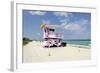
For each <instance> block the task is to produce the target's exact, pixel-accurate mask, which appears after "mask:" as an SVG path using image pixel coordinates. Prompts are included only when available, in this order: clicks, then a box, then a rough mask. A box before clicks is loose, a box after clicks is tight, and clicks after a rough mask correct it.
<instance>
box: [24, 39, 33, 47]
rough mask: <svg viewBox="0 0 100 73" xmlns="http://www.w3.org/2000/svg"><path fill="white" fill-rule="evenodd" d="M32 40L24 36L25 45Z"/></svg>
mask: <svg viewBox="0 0 100 73" xmlns="http://www.w3.org/2000/svg"><path fill="white" fill-rule="evenodd" d="M31 41H32V40H30V39H29V38H23V46H25V45H26V44H28V43H29V42H31Z"/></svg>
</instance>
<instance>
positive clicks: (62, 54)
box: [23, 41, 91, 63]
mask: <svg viewBox="0 0 100 73" xmlns="http://www.w3.org/2000/svg"><path fill="white" fill-rule="evenodd" d="M88 59H91V49H90V48H82V47H74V46H72V45H71V44H67V46H66V47H54V48H43V42H40V41H32V42H30V43H28V44H27V45H25V46H23V62H24V63H31V62H47V61H69V60H88Z"/></svg>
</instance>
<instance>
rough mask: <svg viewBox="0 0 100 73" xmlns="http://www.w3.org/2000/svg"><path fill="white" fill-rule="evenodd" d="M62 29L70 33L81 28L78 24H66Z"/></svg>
mask: <svg viewBox="0 0 100 73" xmlns="http://www.w3.org/2000/svg"><path fill="white" fill-rule="evenodd" d="M63 27H64V29H66V30H70V31H76V30H80V29H81V26H80V25H79V24H73V23H72V24H67V25H64V26H63Z"/></svg>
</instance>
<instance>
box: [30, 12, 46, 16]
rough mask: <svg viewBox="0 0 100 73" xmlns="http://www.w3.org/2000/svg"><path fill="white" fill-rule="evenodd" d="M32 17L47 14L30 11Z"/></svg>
mask: <svg viewBox="0 0 100 73" xmlns="http://www.w3.org/2000/svg"><path fill="white" fill-rule="evenodd" d="M29 13H30V14H31V15H45V14H46V12H43V11H29Z"/></svg>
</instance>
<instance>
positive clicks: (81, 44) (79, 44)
mask: <svg viewBox="0 0 100 73" xmlns="http://www.w3.org/2000/svg"><path fill="white" fill-rule="evenodd" d="M63 42H66V43H67V44H71V45H73V46H77V47H86V48H90V47H91V40H63Z"/></svg>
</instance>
